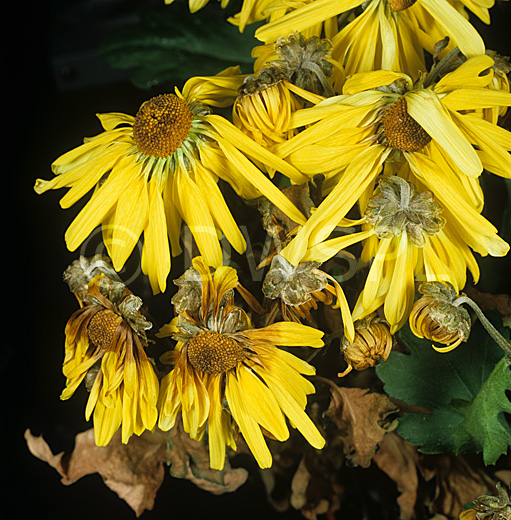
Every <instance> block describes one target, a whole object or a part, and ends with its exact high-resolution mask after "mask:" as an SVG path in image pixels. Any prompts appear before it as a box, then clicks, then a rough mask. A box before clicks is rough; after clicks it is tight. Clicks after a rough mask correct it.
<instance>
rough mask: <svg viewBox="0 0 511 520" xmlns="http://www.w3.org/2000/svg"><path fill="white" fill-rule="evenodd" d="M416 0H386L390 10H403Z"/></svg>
mask: <svg viewBox="0 0 511 520" xmlns="http://www.w3.org/2000/svg"><path fill="white" fill-rule="evenodd" d="M416 1H417V0H388V2H389V5H390V9H391V10H392V11H394V12H395V11H404V10H405V9H408V8H409V7H411V6H412V5H413V4H414V3H415V2H416Z"/></svg>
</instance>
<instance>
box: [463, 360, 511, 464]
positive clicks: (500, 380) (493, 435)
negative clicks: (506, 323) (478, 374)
mask: <svg viewBox="0 0 511 520" xmlns="http://www.w3.org/2000/svg"><path fill="white" fill-rule="evenodd" d="M510 389H511V370H510V367H509V363H508V361H507V360H506V359H505V358H502V359H501V360H500V361H499V363H498V364H497V366H496V367H495V369H494V370H493V372H492V373H491V374H490V377H489V378H488V379H487V380H486V381H485V382H484V384H483V385H482V387H481V390H480V391H479V393H478V394H477V395H476V397H475V399H474V400H473V402H472V404H471V405H470V406H469V407H467V408H466V409H465V410H464V414H465V418H464V420H463V422H462V423H461V424H460V425H459V426H458V427H457V428H456V431H455V432H454V436H455V440H456V445H457V447H458V450H459V451H475V452H481V451H482V452H483V458H484V462H485V464H494V463H495V461H496V460H497V459H498V458H499V456H500V455H502V454H503V453H506V452H507V449H508V447H509V446H511V428H510V427H509V424H508V423H507V422H506V420H505V417H504V414H503V413H502V412H507V413H508V414H511V402H510V401H509V399H508V397H507V395H506V391H509V390H510ZM496 412H497V413H496Z"/></svg>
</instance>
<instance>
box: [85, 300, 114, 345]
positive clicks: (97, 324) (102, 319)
mask: <svg viewBox="0 0 511 520" xmlns="http://www.w3.org/2000/svg"><path fill="white" fill-rule="evenodd" d="M121 322H122V318H121V316H119V315H118V314H115V312H112V311H109V310H107V309H104V310H101V311H99V312H96V314H94V316H93V317H92V318H91V320H90V321H89V324H88V325H87V334H88V336H89V341H90V342H91V343H92V344H93V345H95V346H96V347H99V348H102V349H103V350H108V349H109V348H110V346H111V345H112V341H113V339H114V335H115V331H116V330H117V327H118V326H119V324H120V323H121Z"/></svg>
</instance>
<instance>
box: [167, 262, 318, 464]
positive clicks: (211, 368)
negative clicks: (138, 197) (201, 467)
mask: <svg viewBox="0 0 511 520" xmlns="http://www.w3.org/2000/svg"><path fill="white" fill-rule="evenodd" d="M193 267H194V269H195V270H196V271H197V272H198V273H199V275H200V278H201V304H200V307H199V308H196V306H195V305H193V306H192V307H188V306H187V307H188V308H192V309H193V308H195V311H194V312H192V311H191V310H189V311H184V310H183V311H182V312H181V313H180V314H179V315H178V316H177V317H176V318H174V320H172V322H171V323H170V324H168V325H166V326H164V327H163V328H162V329H161V330H160V332H159V334H158V336H160V337H165V336H172V337H173V338H174V339H176V340H177V342H178V343H177V346H176V350H175V351H174V352H173V353H172V354H173V356H172V358H173V362H174V364H175V367H174V368H173V369H172V370H171V371H170V372H169V374H168V375H166V376H165V377H164V378H163V379H162V381H161V390H160V397H159V400H158V410H159V414H160V416H159V420H158V426H159V427H160V428H161V429H162V430H169V429H170V428H172V426H173V425H174V424H175V421H176V418H177V415H178V414H179V413H181V417H182V421H183V427H184V429H185V431H186V432H187V433H189V434H190V436H191V437H192V438H193V439H197V440H200V439H202V438H203V436H204V434H205V432H206V430H207V439H208V443H209V453H210V466H211V467H212V468H214V469H222V468H223V467H224V462H225V455H226V446H230V447H231V448H233V449H236V443H235V437H236V435H235V433H236V432H238V431H239V432H240V433H241V434H242V435H243V437H244V439H245V441H246V443H247V445H248V447H249V448H250V450H251V451H252V453H253V455H254V457H255V459H256V460H257V463H258V464H259V466H260V467H262V468H268V467H270V466H271V464H272V457H271V453H270V451H269V449H268V446H267V445H266V442H265V440H264V435H268V436H270V437H271V438H274V439H277V440H279V441H284V440H286V439H287V438H288V437H289V430H288V426H287V424H286V417H288V419H289V422H290V424H291V425H292V426H293V427H294V428H296V429H298V430H299V431H300V432H301V434H302V435H303V436H304V437H305V439H306V440H307V441H308V442H309V443H310V444H311V445H312V446H313V447H314V448H317V449H320V448H322V447H323V445H324V442H325V441H324V439H323V437H322V436H321V434H320V433H319V431H318V430H317V428H316V426H315V425H314V423H313V422H312V420H311V419H310V418H309V417H308V415H307V414H306V412H305V407H306V404H307V395H308V394H311V393H314V386H313V385H312V384H311V383H310V382H309V381H308V380H307V379H305V378H304V377H303V376H302V374H304V375H313V374H314V373H315V370H314V367H312V366H311V365H309V364H308V363H306V362H305V361H303V360H301V359H300V358H298V357H296V356H294V355H293V354H291V353H289V352H287V351H285V350H282V349H279V348H278V346H287V347H288V346H309V347H316V348H317V347H321V346H323V341H322V340H321V337H322V336H323V332H321V331H319V330H316V329H313V328H311V327H307V326H305V325H301V324H298V323H290V322H282V323H274V324H272V325H268V326H267V327H264V328H261V329H256V328H252V326H251V323H250V319H249V317H248V315H247V314H246V313H245V311H243V310H242V309H241V308H239V307H237V306H235V305H234V302H233V289H235V288H236V287H237V285H238V276H237V274H236V271H235V269H233V268H230V267H225V266H222V267H218V268H217V269H216V270H214V272H213V273H212V271H211V269H210V267H209V266H207V265H206V263H205V261H204V260H203V259H202V258H200V257H196V258H195V259H194V260H193ZM192 299H193V300H195V298H192ZM179 301H180V303H182V299H180V300H179Z"/></svg>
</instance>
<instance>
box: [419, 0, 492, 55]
mask: <svg viewBox="0 0 511 520" xmlns="http://www.w3.org/2000/svg"><path fill="white" fill-rule="evenodd" d="M419 3H420V5H421V6H422V7H423V8H424V9H425V10H426V11H427V12H428V13H429V14H430V15H431V16H432V17H433V18H434V19H435V22H436V23H437V24H438V25H439V26H440V27H441V28H442V29H443V31H444V33H445V35H447V36H449V37H450V39H451V40H452V41H453V42H454V43H455V45H457V46H458V47H459V48H460V50H461V52H462V53H463V54H464V55H465V56H466V57H467V58H471V57H472V56H479V55H481V54H484V53H485V50H486V49H485V46H484V42H483V39H482V38H481V36H480V35H479V33H478V32H477V31H476V29H475V27H474V26H473V25H472V24H471V23H470V22H469V21H468V20H466V19H465V18H464V17H463V16H462V15H461V14H460V13H458V11H456V9H454V7H452V6H451V5H450V4H449V3H448V2H447V0H419Z"/></svg>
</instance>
